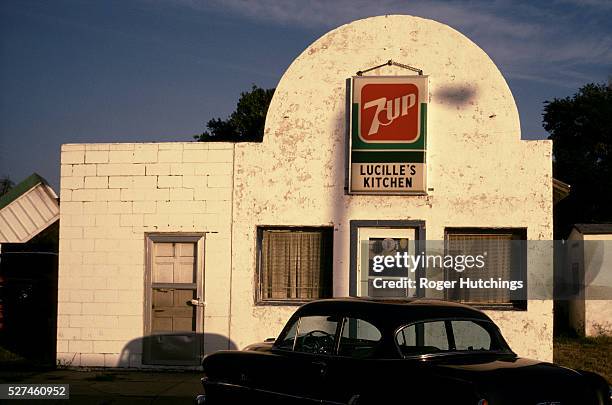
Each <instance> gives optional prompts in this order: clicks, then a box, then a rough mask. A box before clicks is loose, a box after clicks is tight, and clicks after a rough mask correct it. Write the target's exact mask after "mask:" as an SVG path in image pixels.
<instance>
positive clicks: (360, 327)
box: [338, 318, 382, 358]
mask: <svg viewBox="0 0 612 405" xmlns="http://www.w3.org/2000/svg"><path fill="white" fill-rule="evenodd" d="M381 337H382V335H381V333H380V331H379V330H378V328H376V327H375V326H374V325H372V324H371V323H369V322H366V321H364V320H362V319H357V318H345V319H344V324H343V327H342V335H341V336H340V346H339V351H338V354H339V355H340V356H348V357H356V358H363V357H367V356H369V355H370V354H372V352H373V351H374V349H375V348H376V345H377V344H378V342H379V341H380V339H381Z"/></svg>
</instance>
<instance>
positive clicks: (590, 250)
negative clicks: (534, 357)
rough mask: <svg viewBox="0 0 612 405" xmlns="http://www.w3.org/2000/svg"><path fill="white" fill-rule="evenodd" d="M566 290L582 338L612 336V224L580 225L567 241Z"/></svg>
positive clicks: (573, 324)
mask: <svg viewBox="0 0 612 405" xmlns="http://www.w3.org/2000/svg"><path fill="white" fill-rule="evenodd" d="M567 256H568V257H567V261H566V266H565V267H564V270H565V274H564V277H563V281H564V285H566V286H569V288H570V289H571V290H570V291H563V296H562V298H563V299H567V300H568V315H569V316H568V318H569V326H570V327H571V328H572V329H574V330H575V331H576V332H577V333H578V334H579V335H583V336H597V335H600V334H608V335H610V334H612V304H611V303H610V297H611V296H612V224H576V225H574V228H573V229H572V231H571V232H570V234H569V236H568V238H567Z"/></svg>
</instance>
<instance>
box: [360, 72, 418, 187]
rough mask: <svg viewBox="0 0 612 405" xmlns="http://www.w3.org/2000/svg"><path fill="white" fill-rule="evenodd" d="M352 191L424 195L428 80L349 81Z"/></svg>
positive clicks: (380, 78) (383, 78)
mask: <svg viewBox="0 0 612 405" xmlns="http://www.w3.org/2000/svg"><path fill="white" fill-rule="evenodd" d="M352 84H353V86H352V105H351V111H350V114H351V120H350V122H351V130H350V137H351V138H350V143H351V155H350V156H351V158H350V161H351V167H350V172H349V176H350V192H351V193H355V194H423V193H425V192H426V183H425V175H426V167H425V152H426V135H427V131H426V129H427V100H428V89H427V77H426V76H357V77H354V78H353V80H352Z"/></svg>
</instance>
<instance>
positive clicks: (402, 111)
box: [359, 83, 420, 143]
mask: <svg viewBox="0 0 612 405" xmlns="http://www.w3.org/2000/svg"><path fill="white" fill-rule="evenodd" d="M359 115H360V125H359V135H360V138H361V139H362V140H363V141H365V142H368V143H378V142H381V143H385V142H387V143H392V142H400V143H402V142H406V143H411V142H414V141H416V140H417V139H418V137H419V132H420V131H419V89H418V87H417V86H416V85H414V84H410V83H398V84H393V83H381V84H366V85H364V86H363V87H362V88H361V102H360V108H359Z"/></svg>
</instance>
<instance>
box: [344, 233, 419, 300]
mask: <svg viewBox="0 0 612 405" xmlns="http://www.w3.org/2000/svg"><path fill="white" fill-rule="evenodd" d="M415 235H416V231H415V229H414V228H373V227H360V228H359V229H358V233H357V236H358V238H357V241H358V242H357V243H358V245H357V278H356V279H357V296H360V297H392V298H401V297H404V298H405V297H413V296H416V289H415V288H408V287H407V286H406V287H405V288H404V287H399V288H398V287H394V288H390V287H389V285H388V284H383V281H394V282H398V281H401V280H402V278H403V279H406V278H411V279H412V280H414V279H415V276H416V273H415V272H411V271H409V269H408V268H406V267H404V263H403V260H401V261H400V263H399V266H398V265H396V263H394V264H392V265H388V266H384V269H383V270H382V271H376V270H375V264H376V263H378V264H379V265H380V262H378V260H380V259H377V258H376V257H377V256H379V257H380V256H393V257H395V256H396V255H397V254H398V253H399V254H400V256H401V257H402V258H403V256H404V253H405V254H407V255H414V254H415V248H416V241H415Z"/></svg>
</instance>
